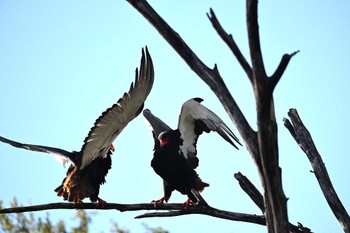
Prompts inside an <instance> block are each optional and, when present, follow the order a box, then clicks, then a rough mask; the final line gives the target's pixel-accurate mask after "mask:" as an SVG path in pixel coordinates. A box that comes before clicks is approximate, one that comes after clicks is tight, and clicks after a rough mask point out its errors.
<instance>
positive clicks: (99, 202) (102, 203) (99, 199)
mask: <svg viewBox="0 0 350 233" xmlns="http://www.w3.org/2000/svg"><path fill="white" fill-rule="evenodd" d="M95 204H96V206H98V207H103V206H104V205H105V204H107V202H106V201H104V200H102V199H101V198H99V197H98V198H97V202H96V203H95Z"/></svg>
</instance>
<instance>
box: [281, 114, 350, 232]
mask: <svg viewBox="0 0 350 233" xmlns="http://www.w3.org/2000/svg"><path fill="white" fill-rule="evenodd" d="M288 116H289V118H290V119H291V121H292V123H291V122H290V121H289V120H288V119H286V118H285V119H284V125H285V127H286V128H287V129H288V130H289V132H290V134H291V135H292V137H293V138H294V139H295V141H296V142H297V143H298V145H299V146H300V148H301V149H302V150H303V151H304V153H305V154H306V156H307V158H308V159H309V161H310V163H311V166H312V168H313V173H314V174H315V176H316V179H317V181H318V183H319V185H320V187H321V190H322V192H323V195H324V196H325V198H326V200H327V203H328V205H329V207H330V208H331V209H332V211H333V214H334V215H335V217H336V218H337V220H338V221H339V223H340V225H341V227H342V228H343V230H344V232H347V233H348V232H350V217H349V214H348V213H347V211H346V210H345V208H344V206H343V204H342V202H341V201H340V199H339V197H338V195H337V193H336V191H335V189H334V187H333V185H332V182H331V179H330V178H329V175H328V172H327V169H326V165H325V164H324V162H323V160H322V158H321V155H320V153H319V152H318V150H317V148H316V145H315V143H314V141H313V140H312V137H311V134H310V132H309V131H308V130H307V128H306V127H305V125H304V124H303V122H302V121H301V118H300V117H299V114H298V112H297V110H296V109H290V110H289V112H288Z"/></svg>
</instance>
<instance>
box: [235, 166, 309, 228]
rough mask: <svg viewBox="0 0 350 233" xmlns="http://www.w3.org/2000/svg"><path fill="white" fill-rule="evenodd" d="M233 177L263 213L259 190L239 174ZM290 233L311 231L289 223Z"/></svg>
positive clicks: (263, 208) (261, 196) (262, 198)
mask: <svg viewBox="0 0 350 233" xmlns="http://www.w3.org/2000/svg"><path fill="white" fill-rule="evenodd" d="M234 177H235V178H236V180H238V182H239V185H240V186H241V188H242V189H243V191H244V192H246V193H247V194H248V196H249V197H250V198H251V199H252V200H253V202H254V203H255V204H256V205H257V206H258V207H259V208H260V210H261V211H262V212H263V213H264V212H265V207H264V197H263V195H262V194H261V193H260V192H259V190H258V189H257V188H256V187H255V186H254V184H253V183H252V182H251V181H250V180H249V179H248V178H247V177H246V176H244V175H243V174H242V173H241V172H238V173H235V174H234ZM289 229H290V232H293V233H302V232H303V233H310V232H311V230H310V229H309V228H307V227H304V226H303V225H302V224H301V223H298V226H296V225H294V224H292V223H289Z"/></svg>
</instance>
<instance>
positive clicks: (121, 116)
mask: <svg viewBox="0 0 350 233" xmlns="http://www.w3.org/2000/svg"><path fill="white" fill-rule="evenodd" d="M153 81H154V68H153V63H152V59H151V56H150V54H149V52H148V49H147V47H146V55H145V53H144V50H143V49H142V57H141V65H140V72H138V70H137V69H136V74H135V82H134V83H131V87H130V90H129V92H127V93H124V95H123V97H122V98H120V99H119V100H118V102H117V103H116V104H114V105H113V106H112V107H110V108H108V109H107V110H106V111H105V112H103V113H102V115H101V116H100V117H99V118H98V119H97V120H96V122H95V124H94V126H93V127H92V128H91V130H90V132H89V134H88V136H87V137H86V138H85V140H84V145H83V147H82V150H81V151H82V162H81V167H80V169H83V168H84V167H85V166H86V165H88V164H89V163H91V161H93V160H94V159H96V158H99V157H105V156H106V155H107V152H108V151H109V148H110V145H111V144H112V142H113V141H114V140H115V139H116V137H117V136H118V135H119V134H120V132H121V131H122V130H123V129H124V128H125V126H126V125H127V124H128V123H129V122H130V121H131V120H133V119H134V118H135V117H136V116H137V115H139V114H140V112H141V111H142V109H143V104H144V102H145V100H146V98H147V96H148V94H149V93H150V91H151V89H152V86H153Z"/></svg>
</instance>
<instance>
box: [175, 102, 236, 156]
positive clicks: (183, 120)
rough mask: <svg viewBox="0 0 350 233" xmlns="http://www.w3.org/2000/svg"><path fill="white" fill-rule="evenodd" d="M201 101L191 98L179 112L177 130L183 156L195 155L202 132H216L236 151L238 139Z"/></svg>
mask: <svg viewBox="0 0 350 233" xmlns="http://www.w3.org/2000/svg"><path fill="white" fill-rule="evenodd" d="M202 101H203V99H201V98H193V99H190V100H188V101H186V102H185V103H184V104H183V105H182V107H181V111H180V116H179V122H178V128H179V130H180V132H181V137H182V139H183V140H184V142H183V145H182V146H181V150H182V152H183V154H184V156H185V157H186V158H187V159H189V158H190V157H193V156H196V155H197V150H196V144H197V140H198V137H199V135H201V134H202V133H203V132H207V133H209V132H210V131H214V132H217V133H218V134H219V135H220V136H221V137H222V138H224V139H225V140H226V141H227V142H229V143H230V144H231V145H232V146H234V147H235V148H237V149H238V147H237V145H236V144H235V143H234V141H235V142H236V143H238V144H239V145H242V144H241V143H240V142H239V139H238V138H237V137H236V136H235V135H234V133H233V132H232V131H231V130H230V128H229V127H228V126H227V125H226V124H225V123H224V122H223V120H221V119H220V118H219V117H218V116H217V115H216V114H215V113H214V112H212V111H211V110H210V109H208V108H206V107H205V106H203V105H202V104H201V103H200V102H202Z"/></svg>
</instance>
